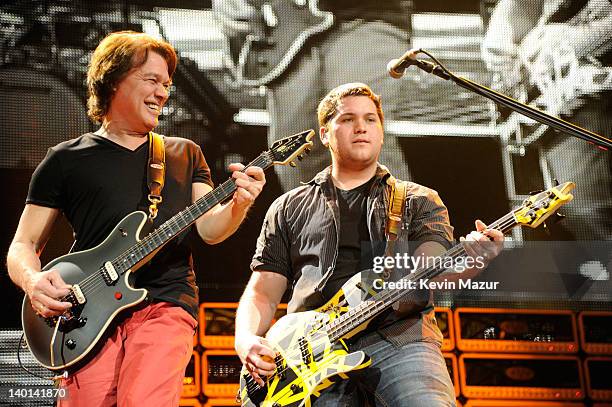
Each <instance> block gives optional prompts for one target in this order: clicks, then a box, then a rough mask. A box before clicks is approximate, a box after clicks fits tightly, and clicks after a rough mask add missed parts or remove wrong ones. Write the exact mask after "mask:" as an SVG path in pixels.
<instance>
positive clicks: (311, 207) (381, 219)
mask: <svg viewBox="0 0 612 407" xmlns="http://www.w3.org/2000/svg"><path fill="white" fill-rule="evenodd" d="M389 176H390V174H389V172H388V171H387V169H386V168H385V167H383V166H379V167H378V168H377V171H376V175H375V179H374V182H373V183H372V187H371V189H370V192H369V195H368V199H367V223H368V231H369V234H370V241H371V242H372V244H373V245H374V247H380V244H378V245H377V243H379V242H384V240H385V234H384V231H385V225H386V218H387V207H388V203H387V189H386V188H387V186H386V185H387V184H386V181H387V178H388V177H389ZM339 219H340V214H339V209H338V198H337V192H336V188H335V187H334V184H333V181H332V179H331V167H328V168H327V169H325V170H323V171H321V172H320V173H319V174H317V175H316V176H315V177H314V178H313V179H312V180H311V181H310V182H308V183H307V184H305V185H303V186H301V187H298V188H295V189H293V190H291V191H289V192H287V193H285V194H284V195H282V196H280V197H279V198H278V199H276V201H274V203H273V204H272V205H271V206H270V208H269V210H268V212H267V214H266V217H265V220H264V223H263V226H262V230H261V234H260V236H259V239H258V241H257V249H256V252H255V255H254V256H253V261H252V262H251V269H252V270H253V271H270V272H274V273H279V274H282V275H284V276H285V277H287V279H288V280H289V283H290V285H291V287H292V289H293V293H292V296H291V299H290V301H289V305H288V312H299V311H306V310H312V309H315V308H318V307H320V306H321V305H323V304H325V302H326V301H327V300H329V298H324V296H323V288H324V287H325V284H326V283H327V281H328V280H329V277H330V276H331V274H332V273H333V270H334V267H335V265H336V258H337V255H338V242H339V236H340V230H339V227H340V224H339ZM452 233H453V228H452V227H451V226H450V224H449V219H448V211H447V210H446V207H445V206H444V204H443V203H442V201H441V200H440V197H439V196H438V194H437V192H436V191H434V190H432V189H430V188H427V187H424V186H422V185H418V184H416V183H412V182H409V183H408V191H407V201H406V205H405V212H404V214H403V220H402V229H401V230H400V232H399V235H398V240H397V242H398V243H396V252H399V251H398V250H414V249H415V248H417V247H418V246H419V245H420V244H421V243H423V242H426V241H435V242H439V243H440V244H442V245H443V246H444V247H446V248H449V247H450V246H451V242H452V240H453V237H452ZM400 242H401V243H403V244H400ZM400 248H401V249H400ZM374 251H375V254H378V255H380V254H382V253H380V252H379V253H376V249H375V250H374ZM379 251H380V250H379ZM396 319H399V320H396V321H395V322H394V323H392V324H390V325H387V326H385V327H384V328H382V329H381V333H382V334H383V335H384V336H385V337H387V338H388V339H389V340H392V341H394V339H395V342H397V343H398V344H401V343H406V342H410V341H414V340H421V339H426V338H429V339H433V340H435V341H437V342H441V340H442V335H441V333H440V331H439V330H438V328H437V326H436V324H435V319H434V313H433V303H432V301H431V295H429V293H426V298H425V299H424V301H423V302H422V304H421V306H420V309H419V310H418V312H415V313H413V314H412V315H411V316H409V317H408V318H396Z"/></svg>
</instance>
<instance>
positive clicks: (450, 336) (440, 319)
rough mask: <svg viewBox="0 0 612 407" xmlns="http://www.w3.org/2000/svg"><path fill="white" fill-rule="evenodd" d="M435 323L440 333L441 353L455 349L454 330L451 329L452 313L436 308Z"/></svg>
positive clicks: (447, 309) (446, 309)
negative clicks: (441, 337) (442, 338)
mask: <svg viewBox="0 0 612 407" xmlns="http://www.w3.org/2000/svg"><path fill="white" fill-rule="evenodd" d="M436 322H437V323H438V328H440V331H442V336H443V337H444V340H443V341H442V352H447V351H449V350H453V349H455V330H454V327H453V312H452V311H451V310H450V308H443V307H436Z"/></svg>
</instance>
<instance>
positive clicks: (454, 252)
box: [249, 196, 550, 388]
mask: <svg viewBox="0 0 612 407" xmlns="http://www.w3.org/2000/svg"><path fill="white" fill-rule="evenodd" d="M546 200H550V198H549V197H548V196H546V197H544V198H542V199H540V200H538V201H536V202H534V203H533V204H532V206H531V207H535V208H536V209H537V208H540V207H547V206H544V205H543V203H544V202H545V201H546ZM526 207H527V203H526V204H525V205H523V206H521V207H519V208H517V209H515V210H513V211H512V212H510V213H508V214H506V215H504V216H502V217H501V218H500V219H498V220H496V221H495V222H493V223H491V224H490V225H489V226H487V228H488V229H498V230H500V231H502V232H503V233H505V232H506V231H508V230H509V229H511V228H512V227H514V226H516V225H518V224H520V222H518V221H517V220H516V219H515V213H517V212H518V211H519V210H521V209H524V208H526ZM532 221H533V219H532ZM465 254H467V253H466V252H465V248H464V247H463V245H462V244H457V245H455V246H453V247H452V248H450V249H449V250H448V251H447V252H446V253H445V254H444V255H446V256H449V257H452V258H456V257H460V256H463V255H465ZM447 269H448V268H444V269H442V270H440V268H436V267H428V268H425V269H419V270H416V271H415V272H414V273H412V274H411V275H409V276H407V277H403V278H402V279H400V280H399V281H404V280H411V279H413V278H416V276H417V275H418V278H423V277H428V278H429V277H433V276H436V275H438V274H441V273H442V272H444V271H445V270H447ZM414 291H416V290H415V289H411V290H402V289H394V290H385V291H382V292H380V293H378V294H377V295H375V296H374V297H373V298H372V299H371V300H370V301H368V302H367V303H366V302H362V303H360V304H359V305H358V306H357V307H355V308H353V309H352V310H349V311H347V313H353V314H359V313H360V312H363V310H360V309H359V307H361V308H365V306H366V304H367V306H368V307H367V309H368V311H367V312H365V314H362V315H367V314H368V313H371V312H372V311H371V310H372V309H373V308H372V302H374V303H375V304H378V305H379V306H380V305H384V307H383V309H386V308H388V307H389V306H391V305H392V304H393V303H394V302H395V301H397V300H398V299H399V298H401V297H403V296H405V295H408V294H410V293H413V292H414ZM393 296H396V297H398V298H395V299H393V300H392V301H389V302H388V303H387V304H386V305H385V304H384V302H385V301H387V300H390V299H392V298H393ZM377 297H379V298H377ZM343 302H346V298H345V299H344V300H343ZM347 313H345V314H341V315H340V316H339V317H338V318H337V319H335V320H334V321H329V322H327V323H326V324H325V325H324V327H323V328H322V329H321V330H322V331H324V333H325V334H326V335H327V336H328V338H329V341H330V342H331V343H332V344H333V342H335V341H336V340H338V339H340V338H341V337H342V336H340V337H335V336H336V335H337V332H338V331H340V328H345V330H346V329H347V326H348V327H351V325H353V324H354V323H355V319H356V318H353V316H350V317H345V316H346V315H347ZM343 317H345V318H343ZM371 318H372V317H367V318H366V321H367V320H368V319H371ZM338 320H340V323H339V324H338V325H337V326H333V327H330V324H333V323H334V322H336V321H338ZM364 322H365V321H364ZM361 323H363V322H361ZM358 325H360V324H358ZM326 326H327V328H325V327H326ZM351 329H354V327H353V328H351ZM349 332H350V329H349ZM281 356H282V355H281ZM298 356H301V352H298V351H296V352H293V353H288V354H286V356H282V357H283V359H285V360H287V359H293V358H295V357H298ZM289 369H290V366H288V365H285V367H284V368H283V369H280V370H277V371H276V372H275V373H274V374H273V375H271V376H268V377H267V378H266V383H268V382H269V381H270V380H273V379H274V377H275V376H276V375H278V374H282V373H284V372H285V371H287V370H289ZM310 376H311V375H302V377H310ZM249 377H250V376H249ZM256 384H257V383H256ZM257 386H258V387H259V388H261V387H260V386H259V384H257Z"/></svg>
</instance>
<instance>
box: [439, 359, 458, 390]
mask: <svg viewBox="0 0 612 407" xmlns="http://www.w3.org/2000/svg"><path fill="white" fill-rule="evenodd" d="M442 355H443V356H444V361H445V362H446V368H447V369H448V374H449V376H450V378H451V380H452V381H453V387H454V388H455V397H459V394H460V391H459V367H458V365H457V356H455V355H454V354H452V353H443V354H442Z"/></svg>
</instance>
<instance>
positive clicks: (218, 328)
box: [200, 302, 287, 349]
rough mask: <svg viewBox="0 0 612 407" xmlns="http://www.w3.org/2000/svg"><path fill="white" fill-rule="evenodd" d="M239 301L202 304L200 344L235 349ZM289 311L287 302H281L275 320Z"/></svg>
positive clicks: (206, 346)
mask: <svg viewBox="0 0 612 407" xmlns="http://www.w3.org/2000/svg"><path fill="white" fill-rule="evenodd" d="M236 308H238V303H237V302H203V303H202V304H200V344H201V345H202V346H203V347H205V348H207V349H234V330H235V327H236V325H235V321H236ZM286 313H287V304H279V305H278V309H277V310H276V315H275V316H274V320H276V319H278V318H280V317H282V316H283V315H285V314H286Z"/></svg>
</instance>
